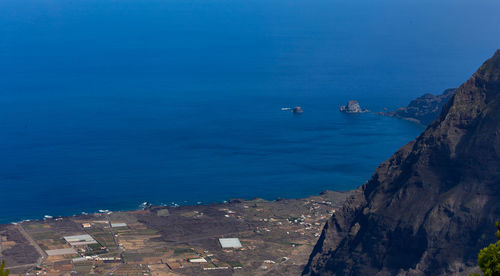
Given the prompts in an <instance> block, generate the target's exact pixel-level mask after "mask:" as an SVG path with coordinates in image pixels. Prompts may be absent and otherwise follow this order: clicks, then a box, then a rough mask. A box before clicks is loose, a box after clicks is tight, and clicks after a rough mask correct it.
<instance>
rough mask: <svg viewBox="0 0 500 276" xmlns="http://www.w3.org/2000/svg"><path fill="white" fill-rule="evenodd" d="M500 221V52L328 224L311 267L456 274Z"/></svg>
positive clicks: (314, 271) (328, 271)
mask: <svg viewBox="0 0 500 276" xmlns="http://www.w3.org/2000/svg"><path fill="white" fill-rule="evenodd" d="M497 220H500V50H498V51H497V52H496V53H495V55H494V56H493V57H492V58H490V59H489V60H487V61H486V62H485V63H484V64H483V65H482V66H481V67H480V68H479V70H478V71H477V72H476V73H475V74H474V75H473V76H472V77H471V78H470V79H469V80H468V81H467V82H465V83H464V84H462V85H461V86H460V87H459V88H458V90H457V92H456V94H455V95H454V96H453V97H452V98H451V99H450V100H449V101H448V103H447V104H446V105H445V106H444V107H443V110H442V112H441V114H440V115H439V117H438V118H437V119H436V120H435V121H434V122H433V123H431V124H430V125H429V126H428V128H427V129H426V130H425V131H424V133H422V135H420V136H419V137H418V138H417V139H416V140H415V141H413V142H411V143H409V144H407V145H406V146H404V147H403V148H402V149H400V150H399V151H398V152H396V153H395V154H394V155H393V156H392V157H391V158H390V159H388V160H387V161H385V162H384V163H382V164H381V165H380V166H379V167H378V168H377V170H376V171H375V173H374V174H373V176H372V178H371V179H370V180H369V181H368V182H367V183H366V184H365V185H363V186H362V187H360V188H359V189H358V191H357V192H356V194H355V195H354V196H353V198H351V199H349V200H348V201H347V203H346V204H345V206H344V207H343V209H342V210H341V211H338V212H337V213H336V214H334V216H333V217H332V218H331V219H330V220H329V222H328V223H327V224H326V226H325V228H324V230H323V233H322V235H321V237H320V239H319V241H318V243H317V245H316V247H315V249H314V251H313V252H312V254H311V257H310V261H309V264H308V266H307V267H306V269H305V271H304V274H309V275H332V274H335V275H448V274H450V273H453V272H459V271H462V270H463V269H466V268H468V267H473V266H475V263H476V258H477V252H478V251H479V249H480V248H482V247H484V246H485V245H487V244H488V243H490V242H492V241H494V240H495V236H494V231H495V229H494V228H493V227H494V222H495V221H497Z"/></svg>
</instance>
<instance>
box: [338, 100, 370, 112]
mask: <svg viewBox="0 0 500 276" xmlns="http://www.w3.org/2000/svg"><path fill="white" fill-rule="evenodd" d="M340 112H343V113H364V112H368V110H366V109H364V110H363V109H361V106H360V105H359V103H358V101H356V100H351V101H348V102H347V105H343V106H341V107H340Z"/></svg>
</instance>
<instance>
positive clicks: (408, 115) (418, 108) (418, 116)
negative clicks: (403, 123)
mask: <svg viewBox="0 0 500 276" xmlns="http://www.w3.org/2000/svg"><path fill="white" fill-rule="evenodd" d="M456 91H457V89H456V88H451V89H446V90H445V91H444V92H443V93H442V94H441V95H432V94H430V93H427V94H425V95H423V96H420V97H418V98H416V99H415V100H413V101H411V102H410V104H409V105H408V106H407V107H401V108H399V109H398V110H396V111H391V112H382V114H383V115H386V116H394V117H398V118H401V119H406V120H410V121H415V122H418V123H421V124H423V125H428V124H430V123H431V122H432V121H434V120H435V119H436V118H437V116H438V115H439V113H440V112H441V109H442V108H443V106H444V105H445V104H446V103H447V102H448V100H449V99H450V98H451V96H453V95H454V94H455V92H456Z"/></svg>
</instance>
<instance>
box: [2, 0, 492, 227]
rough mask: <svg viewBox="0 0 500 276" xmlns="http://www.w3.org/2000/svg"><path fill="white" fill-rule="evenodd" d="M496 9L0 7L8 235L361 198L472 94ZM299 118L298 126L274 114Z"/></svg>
mask: <svg viewBox="0 0 500 276" xmlns="http://www.w3.org/2000/svg"><path fill="white" fill-rule="evenodd" d="M499 12H500V1H498V0H491V1H487V0H484V1H483V0H480V1H465V0H442V1H430V0H423V1H421V0H419V1H417V0H408V1H400V0H378V1H373V0H370V1H368V0H354V1H347V0H342V1H341V0H293V1H285V0H203V1H201V0H199V1H193V0H116V1H112V0H78V1H76V0H74V1H72V0H69V1H63V0H36V1H35V0H1V1H0V222H9V221H15V220H20V219H27V218H41V217H42V216H43V215H46V214H48V215H69V214H75V213H80V212H82V211H86V212H91V211H96V210H98V209H111V210H123V209H134V208H136V207H137V206H138V205H139V204H140V203H141V202H143V201H150V202H153V203H157V204H159V203H167V204H170V203H171V202H176V203H178V204H192V203H196V202H198V201H200V202H203V203H210V202H213V201H222V200H227V199H229V198H235V197H243V198H253V197H263V198H266V199H275V198H277V197H303V196H308V195H312V194H317V193H319V192H321V191H323V190H325V189H331V190H347V189H353V188H356V187H358V186H359V185H361V184H363V183H364V182H365V181H366V180H368V178H369V177H370V175H371V174H372V173H373V171H374V170H375V168H376V166H377V165H378V164H379V163H380V162H382V161H384V160H385V159H387V158H388V157H389V156H390V155H391V154H392V153H393V152H394V151H396V150H397V149H398V148H400V147H401V146H403V145H404V144H406V143H407V142H409V141H410V140H412V139H414V138H415V137H416V136H417V135H418V134H419V133H420V132H421V131H422V130H423V127H421V126H419V125H416V124H414V123H411V122H407V121H402V120H398V119H394V118H385V117H380V116H377V115H374V114H362V115H344V114H340V113H339V112H338V107H339V106H340V105H341V104H344V103H345V102H346V101H347V100H349V99H357V100H359V101H360V103H361V104H362V106H364V107H366V108H369V109H371V110H374V111H380V110H382V109H383V108H384V107H388V108H396V107H398V106H403V105H406V104H407V103H408V102H409V100H410V99H412V98H414V97H416V96H418V95H421V94H423V93H426V92H432V93H440V92H441V91H442V90H444V89H445V88H449V87H456V86H458V85H459V84H460V83H461V82H462V81H464V80H465V79H467V78H468V77H469V76H470V75H471V74H472V73H473V72H474V71H475V69H476V68H477V67H478V66H479V65H480V64H481V62H482V61H483V60H485V59H486V58H487V57H489V56H490V55H492V54H493V51H494V50H495V49H496V48H499V47H500V17H498V14H499ZM295 105H300V106H302V107H303V109H304V113H303V114H302V115H299V116H297V115H293V114H291V113H289V112H285V111H281V110H280V108H281V107H293V106H295Z"/></svg>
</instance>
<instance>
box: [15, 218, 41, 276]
mask: <svg viewBox="0 0 500 276" xmlns="http://www.w3.org/2000/svg"><path fill="white" fill-rule="evenodd" d="M16 227H17V229H18V230H19V232H20V233H21V234H22V235H23V236H24V238H25V239H26V240H27V241H28V242H29V243H30V244H31V245H32V246H33V247H34V248H35V249H36V251H37V252H38V254H40V258H38V260H37V262H36V263H34V264H26V265H18V266H12V267H8V268H9V269H12V268H20V267H28V266H31V269H30V270H29V271H31V270H32V269H33V268H35V266H40V265H41V264H42V263H43V262H44V261H45V259H47V254H46V253H45V251H43V250H42V248H40V246H39V245H38V244H37V243H36V242H35V240H33V238H31V236H30V235H29V234H28V233H27V232H26V230H24V228H23V226H22V225H21V224H16Z"/></svg>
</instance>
